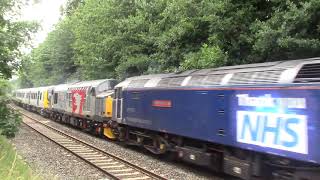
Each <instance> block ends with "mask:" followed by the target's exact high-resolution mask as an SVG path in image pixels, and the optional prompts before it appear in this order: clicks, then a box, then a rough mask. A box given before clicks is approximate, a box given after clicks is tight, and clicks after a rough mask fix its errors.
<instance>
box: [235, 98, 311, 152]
mask: <svg viewBox="0 0 320 180" xmlns="http://www.w3.org/2000/svg"><path fill="white" fill-rule="evenodd" d="M238 97H239V96H238ZM243 97H244V96H243V95H241V98H243ZM247 97H248V98H251V97H249V96H247ZM254 98H255V99H256V100H255V101H254V102H256V104H259V103H260V102H263V104H264V105H267V106H269V107H270V106H271V105H274V104H276V103H274V102H277V101H281V100H279V99H278V100H272V101H270V102H269V104H268V103H266V102H264V101H265V99H264V100H259V101H260V102H259V103H257V102H258V101H257V99H258V98H259V97H254ZM263 98H266V96H264V97H263ZM239 99H240V97H239ZM273 99H275V98H273ZM294 99H295V100H294ZM241 101H242V102H241V104H245V103H244V99H241ZM285 101H286V103H283V104H285V105H286V106H287V107H286V108H288V106H290V107H293V106H297V107H295V108H298V107H299V108H303V107H305V106H304V105H302V104H301V102H305V101H302V100H299V98H286V100H285ZM298 101H300V103H297V102H298ZM252 102H253V101H252V100H251V103H250V104H251V106H252V104H254V103H252ZM288 102H293V104H290V103H288ZM238 105H240V103H239V104H238ZM240 106H241V105H240ZM260 108H261V106H260ZM282 108H283V107H282ZM236 115H237V141H238V142H241V143H246V144H253V145H258V146H262V147H269V148H275V149H280V150H286V151H291V152H296V153H302V154H308V131H307V116H306V115H297V114H286V113H284V112H283V111H280V112H261V109H260V110H259V111H258V112H257V111H254V110H252V111H251V110H250V111H247V110H244V111H237V114H236Z"/></svg>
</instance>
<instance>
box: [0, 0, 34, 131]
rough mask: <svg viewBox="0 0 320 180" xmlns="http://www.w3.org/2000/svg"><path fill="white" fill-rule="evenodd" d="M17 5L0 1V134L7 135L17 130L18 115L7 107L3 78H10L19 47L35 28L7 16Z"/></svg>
mask: <svg viewBox="0 0 320 180" xmlns="http://www.w3.org/2000/svg"><path fill="white" fill-rule="evenodd" d="M19 5H20V2H19V1H16V0H1V1H0V134H2V135H6V136H8V137H12V136H14V133H15V132H16V131H17V130H18V128H17V126H18V125H19V123H20V117H19V116H18V114H17V113H15V112H14V111H13V110H12V109H10V108H8V107H7V103H8V98H7V96H6V93H7V92H8V91H9V85H8V82H7V81H6V80H5V79H8V78H11V75H12V71H13V70H14V69H16V68H17V63H16V61H17V59H18V58H19V57H20V55H21V53H20V51H19V50H20V49H19V48H21V47H22V46H23V45H26V44H27V42H28V40H30V35H31V34H32V33H33V32H35V31H36V29H37V26H36V24H35V23H34V22H20V21H15V20H13V18H10V17H9V12H10V13H12V10H13V9H14V7H17V6H19Z"/></svg>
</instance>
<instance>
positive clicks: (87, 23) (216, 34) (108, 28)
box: [21, 0, 320, 86]
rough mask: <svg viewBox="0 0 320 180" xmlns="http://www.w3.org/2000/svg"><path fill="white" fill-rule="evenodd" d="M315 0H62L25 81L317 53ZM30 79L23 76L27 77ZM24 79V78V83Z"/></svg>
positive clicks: (319, 42) (31, 59) (28, 62)
mask: <svg viewBox="0 0 320 180" xmlns="http://www.w3.org/2000/svg"><path fill="white" fill-rule="evenodd" d="M319 4H320V1H317V0H303V1H294V0H286V1H280V0H270V1H254V0H249V1H244V0H237V1H236V0H216V1H212V0H158V1H149V0H139V1H136V0H105V1H100V0H85V1H84V0H69V2H68V5H67V8H66V9H65V10H64V15H65V18H64V19H63V20H61V22H60V23H59V24H58V26H57V28H56V30H55V31H53V32H52V33H50V34H49V36H48V38H47V40H46V41H45V42H44V43H43V44H41V45H40V46H39V47H38V48H36V49H34V50H33V52H32V54H31V55H30V57H27V58H26V62H23V63H22V72H21V77H22V78H23V79H24V80H23V81H22V82H24V83H25V82H27V83H25V84H24V85H25V86H32V85H47V84H57V83H61V82H63V81H64V80H72V79H79V80H90V79H99V78H120V79H124V78H126V77H129V76H134V75H140V74H148V73H160V72H174V71H180V70H186V69H194V68H210V67H218V66H222V65H236V64H244V63H252V62H266V61H274V60H287V59H296V58H306V57H314V56H319V55H320V36H319V35H320V34H319V33H320V32H319V31H320V28H319V27H320V20H319V19H320V13H319V12H320V5H319ZM28 80H30V81H28ZM28 82H31V83H28Z"/></svg>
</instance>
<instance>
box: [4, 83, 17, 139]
mask: <svg viewBox="0 0 320 180" xmlns="http://www.w3.org/2000/svg"><path fill="white" fill-rule="evenodd" d="M10 91H11V88H10V86H9V83H8V81H6V80H1V79H0V134H1V135H5V136H6V137H14V134H15V133H16V132H17V131H18V126H19V125H20V122H21V118H20V115H19V114H18V113H17V112H15V111H14V110H12V109H10V108H8V107H7V104H8V102H9V98H8V97H7V95H6V94H7V93H8V92H10Z"/></svg>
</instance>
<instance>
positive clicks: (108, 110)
mask: <svg viewBox="0 0 320 180" xmlns="http://www.w3.org/2000/svg"><path fill="white" fill-rule="evenodd" d="M112 100H113V99H112V97H111V96H108V97H107V98H106V111H105V112H106V117H109V118H111V117H112Z"/></svg>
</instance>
